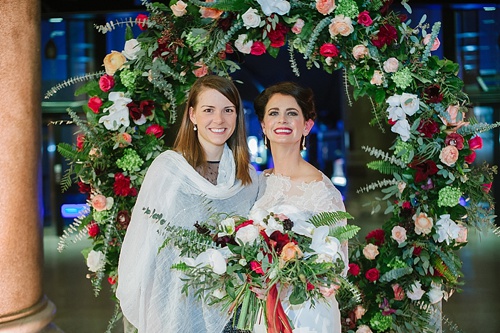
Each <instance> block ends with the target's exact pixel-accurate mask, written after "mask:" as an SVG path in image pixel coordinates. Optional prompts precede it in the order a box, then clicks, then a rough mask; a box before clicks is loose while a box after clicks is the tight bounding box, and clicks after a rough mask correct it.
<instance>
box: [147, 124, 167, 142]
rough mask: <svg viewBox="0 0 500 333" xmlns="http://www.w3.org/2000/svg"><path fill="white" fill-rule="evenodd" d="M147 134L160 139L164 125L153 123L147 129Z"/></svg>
mask: <svg viewBox="0 0 500 333" xmlns="http://www.w3.org/2000/svg"><path fill="white" fill-rule="evenodd" d="M146 134H148V135H154V136H156V137H157V138H158V139H159V138H161V137H162V135H163V127H161V126H160V125H158V124H152V125H150V126H149V127H148V128H147V129H146Z"/></svg>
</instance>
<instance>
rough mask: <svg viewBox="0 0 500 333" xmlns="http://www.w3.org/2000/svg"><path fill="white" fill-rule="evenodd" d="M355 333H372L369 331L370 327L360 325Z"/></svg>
mask: <svg viewBox="0 0 500 333" xmlns="http://www.w3.org/2000/svg"><path fill="white" fill-rule="evenodd" d="M356 333H373V331H372V330H371V329H370V327H368V326H366V325H361V326H359V327H358V329H357V330H356Z"/></svg>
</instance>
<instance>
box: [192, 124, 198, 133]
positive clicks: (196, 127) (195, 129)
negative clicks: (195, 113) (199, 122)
mask: <svg viewBox="0 0 500 333" xmlns="http://www.w3.org/2000/svg"><path fill="white" fill-rule="evenodd" d="M193 128H194V131H195V132H196V131H197V130H198V126H196V124H194V125H193Z"/></svg>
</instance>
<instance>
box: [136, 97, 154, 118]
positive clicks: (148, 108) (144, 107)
mask: <svg viewBox="0 0 500 333" xmlns="http://www.w3.org/2000/svg"><path fill="white" fill-rule="evenodd" d="M139 109H140V110H141V113H142V114H143V115H144V116H146V117H150V116H151V115H153V110H154V109H155V104H154V102H153V101H152V100H144V101H141V103H140V104H139Z"/></svg>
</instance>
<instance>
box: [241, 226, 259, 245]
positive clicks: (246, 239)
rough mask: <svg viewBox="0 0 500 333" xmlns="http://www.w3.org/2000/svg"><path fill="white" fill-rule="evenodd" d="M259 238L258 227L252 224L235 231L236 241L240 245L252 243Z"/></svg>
mask: <svg viewBox="0 0 500 333" xmlns="http://www.w3.org/2000/svg"><path fill="white" fill-rule="evenodd" d="M257 238H259V228H258V227H256V226H254V225H253V224H250V225H247V226H245V227H243V228H241V229H239V230H238V231H236V242H237V243H238V244H240V245H245V244H249V245H252V244H253V243H254V242H255V241H256V240H257Z"/></svg>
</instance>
